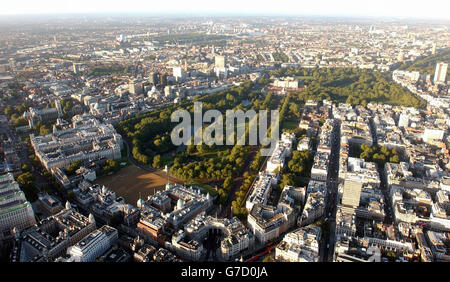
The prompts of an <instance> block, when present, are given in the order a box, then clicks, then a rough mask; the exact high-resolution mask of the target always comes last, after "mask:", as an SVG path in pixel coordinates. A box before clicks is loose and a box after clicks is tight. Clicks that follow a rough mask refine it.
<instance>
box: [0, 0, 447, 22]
mask: <svg viewBox="0 0 450 282" xmlns="http://www.w3.org/2000/svg"><path fill="white" fill-rule="evenodd" d="M449 3H450V1H448V0H426V1H424V0H307V1H305V0H166V1H164V0H163V1H161V0H157V1H155V0H6V1H4V2H3V3H2V5H1V8H0V15H16V14H20V15H23V14H33V15H39V14H79V13H83V14H84V13H147V12H148V13H152V14H167V13H171V14H174V13H182V14H190V13H195V14H205V15H207V14H217V13H230V14H231V13H235V14H266V15H269V14H284V15H313V16H316V15H317V16H365V17H367V16H368V17H407V18H424V19H426V18H429V19H445V20H450V13H449V11H450V4H449Z"/></svg>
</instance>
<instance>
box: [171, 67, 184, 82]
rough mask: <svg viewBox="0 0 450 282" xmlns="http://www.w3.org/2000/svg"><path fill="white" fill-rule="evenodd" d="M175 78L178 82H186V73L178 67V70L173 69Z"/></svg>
mask: <svg viewBox="0 0 450 282" xmlns="http://www.w3.org/2000/svg"><path fill="white" fill-rule="evenodd" d="M173 76H174V77H175V79H176V80H177V81H182V80H184V78H185V76H186V73H185V72H184V70H183V68H181V67H176V68H173Z"/></svg>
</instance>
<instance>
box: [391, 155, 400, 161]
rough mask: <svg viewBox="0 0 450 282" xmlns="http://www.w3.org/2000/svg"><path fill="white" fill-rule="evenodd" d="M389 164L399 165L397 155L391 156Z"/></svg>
mask: <svg viewBox="0 0 450 282" xmlns="http://www.w3.org/2000/svg"><path fill="white" fill-rule="evenodd" d="M389 162H391V163H399V162H400V160H399V158H398V155H394V156H392V157H391V158H390V159H389Z"/></svg>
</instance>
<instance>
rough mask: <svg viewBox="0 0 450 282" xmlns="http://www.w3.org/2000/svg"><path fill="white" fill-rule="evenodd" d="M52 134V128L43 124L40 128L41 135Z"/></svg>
mask: <svg viewBox="0 0 450 282" xmlns="http://www.w3.org/2000/svg"><path fill="white" fill-rule="evenodd" d="M47 134H50V129H49V128H47V127H46V126H45V125H41V127H40V128H39V135H47Z"/></svg>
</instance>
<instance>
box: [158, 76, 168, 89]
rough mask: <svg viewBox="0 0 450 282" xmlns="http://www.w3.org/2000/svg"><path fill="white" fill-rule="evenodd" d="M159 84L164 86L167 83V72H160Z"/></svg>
mask: <svg viewBox="0 0 450 282" xmlns="http://www.w3.org/2000/svg"><path fill="white" fill-rule="evenodd" d="M159 84H161V86H163V87H164V86H166V85H167V74H166V73H165V74H162V75H160V76H159Z"/></svg>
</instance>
